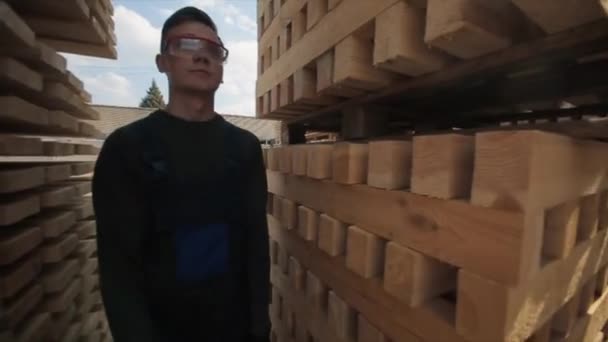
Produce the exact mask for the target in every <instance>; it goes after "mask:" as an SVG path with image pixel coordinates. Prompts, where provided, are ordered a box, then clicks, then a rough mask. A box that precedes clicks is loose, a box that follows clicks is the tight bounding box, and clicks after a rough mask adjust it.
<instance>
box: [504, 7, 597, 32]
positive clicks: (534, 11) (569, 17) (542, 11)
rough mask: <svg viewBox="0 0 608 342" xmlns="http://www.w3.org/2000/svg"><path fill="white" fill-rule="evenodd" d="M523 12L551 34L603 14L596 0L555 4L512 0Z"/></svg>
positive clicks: (584, 22) (590, 20)
mask: <svg viewBox="0 0 608 342" xmlns="http://www.w3.org/2000/svg"><path fill="white" fill-rule="evenodd" d="M513 4H515V5H516V6H517V7H519V8H520V9H521V10H522V11H523V12H524V14H525V15H526V16H527V17H528V18H530V19H532V20H533V21H534V22H535V23H536V24H538V25H539V26H540V27H542V28H543V30H545V32H547V33H550V34H553V33H557V32H560V31H564V30H567V29H570V28H573V27H576V26H581V25H584V24H587V23H590V22H593V21H595V20H599V19H601V18H603V17H604V16H605V13H604V11H603V10H602V5H601V4H600V1H598V0H582V1H575V2H565V3H561V4H559V5H558V4H556V3H555V2H553V1H551V0H513Z"/></svg>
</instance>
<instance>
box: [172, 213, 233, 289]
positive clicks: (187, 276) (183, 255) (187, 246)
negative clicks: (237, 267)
mask: <svg viewBox="0 0 608 342" xmlns="http://www.w3.org/2000/svg"><path fill="white" fill-rule="evenodd" d="M229 245H230V242H229V226H228V225H227V224H206V225H190V226H183V227H179V228H178V229H176V231H175V253H176V277H177V279H178V280H179V281H183V282H197V281H204V280H206V279H209V278H211V277H214V276H218V275H222V274H224V273H226V272H227V271H228V268H229Z"/></svg>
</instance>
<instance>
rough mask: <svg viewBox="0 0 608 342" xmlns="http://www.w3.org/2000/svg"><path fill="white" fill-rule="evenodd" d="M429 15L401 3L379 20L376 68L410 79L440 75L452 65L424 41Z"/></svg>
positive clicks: (375, 41)
mask: <svg viewBox="0 0 608 342" xmlns="http://www.w3.org/2000/svg"><path fill="white" fill-rule="evenodd" d="M425 23H426V12H425V10H424V9H419V8H415V7H413V5H411V4H410V3H409V2H405V1H401V2H398V3H396V4H394V5H393V6H391V7H390V8H388V9H386V10H385V11H384V12H382V13H381V14H380V15H378V16H377V17H376V31H375V37H374V47H373V48H374V58H373V63H374V66H376V67H379V68H382V69H385V70H388V71H393V72H398V73H401V74H404V75H409V76H419V75H423V74H426V73H429V72H433V71H437V70H439V69H442V68H443V67H445V66H446V65H447V64H448V63H449V62H450V61H451V58H449V57H448V56H447V55H445V54H443V53H441V52H438V51H435V50H432V49H431V48H430V47H429V46H428V45H427V44H426V43H425V41H424V30H425Z"/></svg>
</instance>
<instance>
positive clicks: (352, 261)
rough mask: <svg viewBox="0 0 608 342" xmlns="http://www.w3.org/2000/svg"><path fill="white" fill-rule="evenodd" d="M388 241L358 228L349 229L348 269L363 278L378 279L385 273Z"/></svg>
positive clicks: (347, 236)
mask: <svg viewBox="0 0 608 342" xmlns="http://www.w3.org/2000/svg"><path fill="white" fill-rule="evenodd" d="M385 248H386V241H384V240H382V239H380V238H379V237H378V236H376V235H374V234H372V233H369V232H367V231H366V230H364V229H361V228H359V227H357V226H350V227H348V233H347V235H346V267H347V268H348V269H350V270H351V271H353V272H355V273H356V274H358V275H359V276H361V277H363V278H376V277H379V276H381V275H382V273H383V271H384V254H385Z"/></svg>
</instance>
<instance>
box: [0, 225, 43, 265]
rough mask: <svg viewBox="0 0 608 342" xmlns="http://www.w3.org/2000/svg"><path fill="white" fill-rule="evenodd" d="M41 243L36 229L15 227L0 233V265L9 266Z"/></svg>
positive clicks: (40, 234) (39, 234) (38, 230)
mask: <svg viewBox="0 0 608 342" xmlns="http://www.w3.org/2000/svg"><path fill="white" fill-rule="evenodd" d="M40 243H42V231H41V230H40V228H38V227H33V226H32V227H29V226H24V227H15V228H13V229H3V230H2V231H0V265H9V264H11V263H13V262H15V261H17V260H18V259H19V258H21V257H22V256H24V255H26V254H28V253H29V252H31V251H32V250H33V249H34V248H36V247H37V246H38V245H40Z"/></svg>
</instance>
